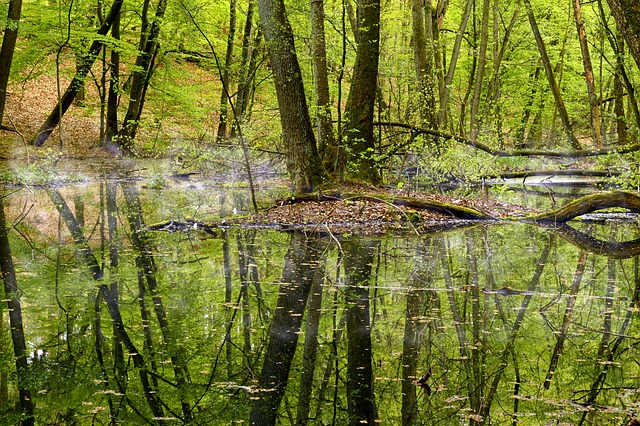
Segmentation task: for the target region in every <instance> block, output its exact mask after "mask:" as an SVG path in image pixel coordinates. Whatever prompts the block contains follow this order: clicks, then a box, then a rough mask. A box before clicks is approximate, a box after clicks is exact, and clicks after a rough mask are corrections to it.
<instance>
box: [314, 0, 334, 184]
mask: <svg viewBox="0 0 640 426" xmlns="http://www.w3.org/2000/svg"><path fill="white" fill-rule="evenodd" d="M311 46H312V47H311V50H312V55H313V84H314V88H315V91H316V107H317V115H316V128H317V132H318V152H319V154H320V158H322V162H323V163H324V166H325V168H326V170H327V171H328V172H329V173H335V172H336V168H337V160H338V150H339V147H338V145H337V143H336V137H335V135H334V134H333V125H332V124H331V97H330V96H329V75H328V73H327V46H326V43H325V38H324V0H311Z"/></svg>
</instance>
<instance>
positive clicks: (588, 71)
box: [573, 0, 602, 148]
mask: <svg viewBox="0 0 640 426" xmlns="http://www.w3.org/2000/svg"><path fill="white" fill-rule="evenodd" d="M573 13H574V16H575V18H576V28H577V30H578V40H579V41H580V51H581V53H582V65H583V67H584V77H585V81H586V83H587V93H588V94H589V105H590V106H591V134H592V136H593V140H594V141H595V143H596V147H597V148H602V130H601V128H600V108H599V104H600V102H599V100H598V96H597V94H596V84H595V80H594V76H593V67H592V66H591V55H590V54H589V45H588V44H587V33H586V31H585V29H584V22H583V21H582V6H581V4H580V0H573Z"/></svg>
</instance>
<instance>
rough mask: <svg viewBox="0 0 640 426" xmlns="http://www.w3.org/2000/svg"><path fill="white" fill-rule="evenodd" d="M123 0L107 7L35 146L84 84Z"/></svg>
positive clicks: (53, 127) (54, 126) (50, 129)
mask: <svg viewBox="0 0 640 426" xmlns="http://www.w3.org/2000/svg"><path fill="white" fill-rule="evenodd" d="M122 1H123V0H114V1H113V4H112V5H111V8H110V9H109V13H108V14H107V16H106V17H105V19H104V22H103V23H102V25H100V28H99V29H98V32H97V37H96V39H95V40H94V41H93V42H92V43H91V46H90V47H89V51H88V52H87V54H86V55H85V56H84V57H83V58H81V59H80V63H79V64H78V69H77V71H76V75H75V76H74V77H73V80H71V83H70V84H69V87H67V90H66V91H65V92H64V95H62V97H61V98H60V99H59V100H58V104H57V105H56V106H55V107H54V108H53V109H52V110H51V113H49V116H48V117H47V119H46V120H45V122H44V123H43V124H42V126H40V129H39V130H38V133H37V134H36V137H35V138H34V139H33V141H32V143H33V145H35V146H42V145H44V143H45V142H46V141H47V139H49V136H50V135H51V132H53V129H55V128H56V126H57V125H58V124H59V123H60V120H61V119H62V116H63V115H64V114H65V113H66V112H67V110H68V109H69V107H70V106H71V104H72V103H73V100H74V99H75V97H76V94H77V93H78V91H79V90H80V89H81V88H82V87H83V86H84V80H85V78H86V77H87V74H89V71H90V70H91V67H92V66H93V63H94V62H95V60H96V58H97V57H98V53H100V50H101V49H102V46H103V44H104V42H103V39H102V38H101V37H102V36H105V35H107V33H108V32H109V30H110V29H111V25H112V24H113V22H114V21H115V19H116V18H117V16H118V15H119V14H120V9H121V8H122Z"/></svg>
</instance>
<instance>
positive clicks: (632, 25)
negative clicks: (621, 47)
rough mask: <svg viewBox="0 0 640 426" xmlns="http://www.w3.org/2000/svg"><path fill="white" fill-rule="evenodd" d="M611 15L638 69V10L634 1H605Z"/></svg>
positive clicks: (639, 45) (639, 46)
mask: <svg viewBox="0 0 640 426" xmlns="http://www.w3.org/2000/svg"><path fill="white" fill-rule="evenodd" d="M607 3H609V8H611V14H612V15H613V17H614V19H615V20H616V24H617V25H618V28H619V29H620V32H621V33H622V35H623V37H624V40H625V41H626V42H627V45H628V46H629V51H630V52H631V56H633V59H635V61H636V64H637V65H638V68H640V8H638V3H637V2H636V1H635V0H607Z"/></svg>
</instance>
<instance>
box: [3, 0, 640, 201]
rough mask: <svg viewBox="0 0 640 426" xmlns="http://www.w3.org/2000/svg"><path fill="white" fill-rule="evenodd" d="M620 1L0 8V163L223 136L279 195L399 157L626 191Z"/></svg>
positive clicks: (156, 152)
mask: <svg viewBox="0 0 640 426" xmlns="http://www.w3.org/2000/svg"><path fill="white" fill-rule="evenodd" d="M632 3H633V2H631V1H627V0H608V1H603V0H598V1H593V2H584V4H583V2H580V1H577V0H576V1H572V2H566V3H555V2H550V1H531V0H517V1H502V2H501V1H499V0H493V1H490V0H483V1H482V2H477V1H475V0H468V1H459V2H452V1H448V0H439V1H438V2H432V1H427V2H424V1H420V0H415V1H411V2H394V1H388V2H380V1H379V0H370V1H360V2H352V1H350V0H344V1H341V2H338V1H327V2H310V3H304V2H298V1H290V2H288V3H287V4H284V2H283V1H282V0H268V1H267V0H265V1H263V2H254V1H249V2H243V1H238V0H230V1H229V2H219V1H217V2H200V3H198V1H192V0H181V1H180V2H169V1H168V0H164V1H162V0H161V1H158V2H157V3H154V2H151V1H144V2H133V3H124V2H123V1H114V2H113V3H112V4H106V3H103V2H102V1H98V2H97V3H95V4H93V3H89V2H84V3H83V2H80V1H68V2H63V1H60V2H58V1H56V2H43V3H37V2H34V3H32V2H25V3H24V4H23V2H22V1H20V0H12V1H9V2H8V4H7V3H5V4H3V11H2V17H3V18H4V16H6V17H7V18H6V20H5V21H4V23H3V24H2V25H1V26H2V27H3V28H5V30H4V34H3V45H2V51H1V54H0V63H1V66H0V119H1V120H2V121H1V122H0V124H1V126H2V129H3V133H2V138H1V143H2V154H1V155H2V156H3V157H5V158H9V157H15V156H25V153H26V156H27V157H29V156H30V155H34V156H35V158H38V156H45V157H46V156H48V155H49V156H50V155H60V156H64V155H67V156H82V155H88V154H89V152H91V150H97V149H98V150H99V149H102V151H104V152H106V153H112V154H113V155H118V156H131V157H143V158H144V157H158V156H167V157H174V158H180V159H181V160H184V161H181V164H183V165H184V168H185V169H188V170H190V171H193V170H201V169H206V168H211V167H215V164H216V159H215V158H212V157H215V154H214V153H215V148H216V147H220V146H225V147H228V148H230V149H234V148H235V149H237V150H238V152H241V153H242V154H241V161H242V163H243V164H245V167H246V168H250V165H251V159H252V158H255V157H258V156H260V155H263V154H265V153H266V154H268V155H271V156H274V157H275V158H278V159H279V160H281V161H282V163H283V164H285V165H286V171H287V172H288V174H289V177H290V179H291V184H292V187H291V188H292V191H293V192H294V193H301V192H308V191H312V190H314V189H317V187H318V185H320V184H321V183H322V182H326V181H329V182H332V181H344V180H345V179H356V180H361V181H366V182H371V183H373V184H380V183H383V182H386V183H390V182H391V183H393V182H396V181H397V180H398V175H399V172H402V171H403V170H416V169H419V170H420V171H421V173H422V174H424V179H425V180H426V181H428V182H430V183H436V184H437V183H441V182H446V181H451V180H455V181H462V182H473V181H476V182H477V181H478V180H479V179H481V178H482V177H484V176H489V175H496V174H500V173H502V172H513V171H526V170H536V169H540V168H549V169H551V170H558V169H562V168H570V169H571V168H574V169H578V168H581V169H588V170H596V171H599V172H601V171H602V170H609V171H614V172H616V173H615V174H616V175H620V174H621V175H622V177H619V179H618V180H620V181H622V182H623V183H624V184H627V185H630V186H632V187H635V186H636V185H635V182H634V180H637V174H638V171H637V170H636V169H637V168H635V167H632V165H633V164H634V163H635V162H637V160H636V159H635V155H634V153H635V152H636V151H637V148H638V146H637V134H638V128H639V127H640V112H639V109H638V105H637V101H636V96H635V90H636V88H637V85H638V63H640V47H639V44H640V42H639V36H638V34H640V18H639V17H638V14H639V12H638V11H637V8H635V7H634V6H633V4H632ZM5 10H6V15H5ZM38 147H44V149H42V148H38ZM47 148H49V149H47ZM52 151H54V152H55V154H53V153H52ZM558 159H560V160H558Z"/></svg>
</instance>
